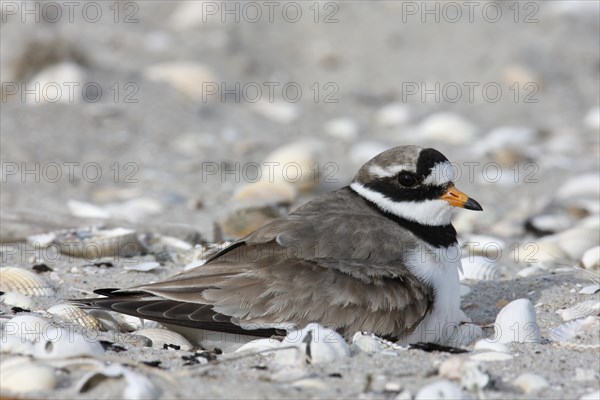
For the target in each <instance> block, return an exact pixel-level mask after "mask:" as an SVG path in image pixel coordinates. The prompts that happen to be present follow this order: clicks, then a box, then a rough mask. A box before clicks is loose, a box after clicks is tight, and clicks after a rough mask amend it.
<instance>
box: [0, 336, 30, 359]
mask: <svg viewBox="0 0 600 400" xmlns="http://www.w3.org/2000/svg"><path fill="white" fill-rule="evenodd" d="M32 352H33V342H31V341H29V340H27V339H25V338H24V337H21V336H17V335H2V336H0V353H6V354H21V355H29V354H31V353H32Z"/></svg>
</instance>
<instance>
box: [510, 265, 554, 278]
mask: <svg viewBox="0 0 600 400" xmlns="http://www.w3.org/2000/svg"><path fill="white" fill-rule="evenodd" d="M547 271H548V269H547V268H545V267H544V266H543V265H532V266H529V267H526V268H523V269H522V270H520V271H519V272H517V276H518V277H520V278H527V277H528V276H533V275H539V274H541V273H543V272H547Z"/></svg>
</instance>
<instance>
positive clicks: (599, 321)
mask: <svg viewBox="0 0 600 400" xmlns="http://www.w3.org/2000/svg"><path fill="white" fill-rule="evenodd" d="M599 329H600V318H598V317H587V318H580V319H575V320H571V321H569V322H567V323H564V324H562V325H559V326H557V327H556V328H552V329H550V333H549V334H548V337H549V339H550V340H552V341H553V342H556V343H558V344H560V345H566V346H567V347H569V345H570V344H571V343H572V341H573V339H575V338H577V337H579V336H582V335H584V334H586V333H597V332H598V330H599ZM573 345H574V346H572V347H577V346H578V347H581V348H582V349H584V348H588V347H589V348H595V349H597V348H600V345H598V344H593V345H586V344H581V345H579V344H575V343H573Z"/></svg>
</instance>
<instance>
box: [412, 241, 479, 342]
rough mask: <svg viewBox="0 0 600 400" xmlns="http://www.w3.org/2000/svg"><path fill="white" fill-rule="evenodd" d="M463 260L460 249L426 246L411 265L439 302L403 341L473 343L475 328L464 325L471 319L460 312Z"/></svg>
mask: <svg viewBox="0 0 600 400" xmlns="http://www.w3.org/2000/svg"><path fill="white" fill-rule="evenodd" d="M425 246H426V247H425ZM460 258H461V257H460V249H459V248H458V247H457V246H451V247H449V248H448V249H435V248H432V247H430V246H428V245H424V247H423V249H422V251H418V252H417V253H416V254H415V255H414V256H413V257H412V258H411V259H410V260H409V261H408V262H407V264H409V268H410V270H411V271H412V272H413V273H414V274H415V275H416V276H417V277H418V278H419V279H420V280H422V281H423V282H425V283H427V284H428V285H430V286H432V287H433V290H434V293H435V302H434V304H433V307H432V310H431V312H430V313H429V314H427V316H426V317H425V318H424V319H423V321H421V323H420V324H419V326H418V327H417V329H416V330H415V331H414V332H413V333H412V334H411V335H410V336H408V337H407V338H405V339H404V340H403V341H402V342H406V343H416V342H431V343H439V344H444V345H460V344H463V343H468V342H470V341H472V340H473V337H472V336H473V335H470V334H469V332H468V331H469V329H471V330H473V327H472V326H470V327H469V326H468V325H467V326H461V322H465V321H468V320H467V317H466V315H465V314H464V313H463V312H462V310H461V309H460V280H459V278H458V269H459V268H461V262H460ZM410 266H412V267H410Z"/></svg>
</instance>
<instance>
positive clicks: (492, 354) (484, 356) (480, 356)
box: [469, 351, 513, 361]
mask: <svg viewBox="0 0 600 400" xmlns="http://www.w3.org/2000/svg"><path fill="white" fill-rule="evenodd" d="M469 359H471V360H473V361H508V360H512V359H513V356H512V355H511V354H507V353H500V352H496V351H486V352H483V353H477V354H473V355H472V356H471V357H469Z"/></svg>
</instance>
